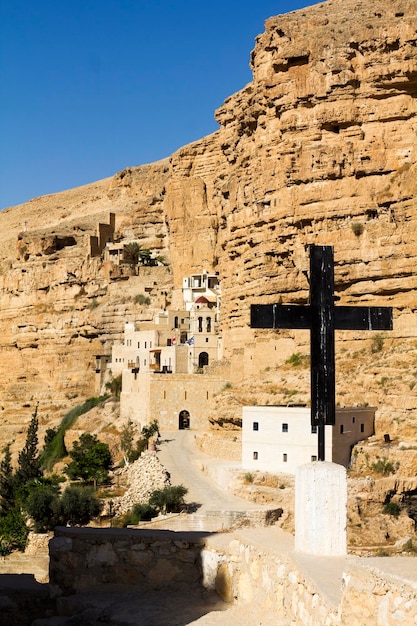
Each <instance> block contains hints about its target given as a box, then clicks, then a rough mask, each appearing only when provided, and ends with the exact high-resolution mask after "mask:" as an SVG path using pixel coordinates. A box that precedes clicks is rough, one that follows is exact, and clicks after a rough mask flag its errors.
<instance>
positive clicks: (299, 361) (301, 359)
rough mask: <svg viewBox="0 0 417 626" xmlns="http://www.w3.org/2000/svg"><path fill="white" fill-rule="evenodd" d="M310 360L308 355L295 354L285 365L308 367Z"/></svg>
mask: <svg viewBox="0 0 417 626" xmlns="http://www.w3.org/2000/svg"><path fill="white" fill-rule="evenodd" d="M309 358H310V357H309V356H308V354H301V352H294V353H293V354H292V355H291V356H290V357H288V359H287V360H286V361H285V363H286V365H291V366H292V367H300V365H308V362H309Z"/></svg>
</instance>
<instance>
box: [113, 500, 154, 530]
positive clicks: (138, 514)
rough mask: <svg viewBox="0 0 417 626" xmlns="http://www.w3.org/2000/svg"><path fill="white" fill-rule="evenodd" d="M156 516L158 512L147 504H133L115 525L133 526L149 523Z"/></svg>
mask: <svg viewBox="0 0 417 626" xmlns="http://www.w3.org/2000/svg"><path fill="white" fill-rule="evenodd" d="M157 515H158V511H157V510H156V508H155V507H153V506H151V505H150V504H149V502H145V503H140V504H135V505H134V506H133V507H132V509H131V510H130V511H129V512H128V513H126V514H125V515H123V516H122V517H121V518H119V522H118V524H117V525H120V526H135V525H136V524H138V523H139V522H149V521H150V520H151V519H152V518H153V517H156V516H157Z"/></svg>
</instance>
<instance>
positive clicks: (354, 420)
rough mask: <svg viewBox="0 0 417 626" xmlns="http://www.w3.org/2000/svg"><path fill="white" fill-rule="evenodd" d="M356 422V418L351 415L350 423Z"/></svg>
mask: <svg viewBox="0 0 417 626" xmlns="http://www.w3.org/2000/svg"><path fill="white" fill-rule="evenodd" d="M355 422H356V418H355V416H353V417H352V424H354V423H355Z"/></svg>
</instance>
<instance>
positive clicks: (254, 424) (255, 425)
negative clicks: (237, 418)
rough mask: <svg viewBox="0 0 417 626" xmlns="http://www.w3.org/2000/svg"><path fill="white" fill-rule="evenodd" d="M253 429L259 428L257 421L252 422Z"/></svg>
mask: <svg viewBox="0 0 417 626" xmlns="http://www.w3.org/2000/svg"><path fill="white" fill-rule="evenodd" d="M253 430H259V422H253Z"/></svg>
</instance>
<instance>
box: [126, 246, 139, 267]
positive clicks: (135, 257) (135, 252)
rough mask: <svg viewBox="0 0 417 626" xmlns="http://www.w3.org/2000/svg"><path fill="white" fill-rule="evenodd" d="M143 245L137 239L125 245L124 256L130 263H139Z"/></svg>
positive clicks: (134, 264)
mask: <svg viewBox="0 0 417 626" xmlns="http://www.w3.org/2000/svg"><path fill="white" fill-rule="evenodd" d="M140 252H141V247H140V245H139V244H138V242H137V241H132V242H131V243H128V244H126V245H125V247H124V258H125V260H126V261H127V262H128V263H130V265H133V266H136V265H137V264H138V263H139V258H140Z"/></svg>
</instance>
